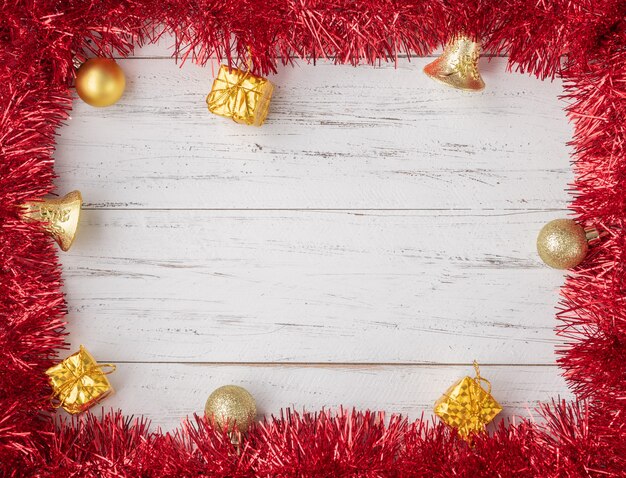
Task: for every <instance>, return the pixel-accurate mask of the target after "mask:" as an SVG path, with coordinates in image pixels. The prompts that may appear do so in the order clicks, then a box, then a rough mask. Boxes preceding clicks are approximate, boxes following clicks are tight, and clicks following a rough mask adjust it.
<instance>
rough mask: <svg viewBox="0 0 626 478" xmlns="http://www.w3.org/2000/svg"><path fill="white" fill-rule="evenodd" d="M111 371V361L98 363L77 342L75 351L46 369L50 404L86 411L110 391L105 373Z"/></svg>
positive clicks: (70, 411) (111, 388)
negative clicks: (50, 395)
mask: <svg viewBox="0 0 626 478" xmlns="http://www.w3.org/2000/svg"><path fill="white" fill-rule="evenodd" d="M104 368H109V370H107V371H104V370H103V369H104ZM114 370H115V366H114V365H112V364H98V362H96V360H95V359H94V358H93V357H92V356H91V354H90V353H89V352H87V349H85V347H83V346H82V345H81V346H80V349H79V351H78V352H76V353H75V354H72V355H70V356H69V357H67V358H66V359H65V360H63V361H62V362H61V363H59V364H57V365H55V366H54V367H51V368H49V369H48V370H46V375H48V379H49V380H50V385H52V390H53V394H52V402H53V405H54V406H58V407H63V408H64V409H65V410H67V412H69V413H71V414H76V413H80V412H83V411H85V410H87V409H88V408H90V407H91V406H93V405H95V404H96V403H97V402H99V401H100V400H102V399H104V398H105V397H106V396H108V395H110V394H111V393H113V387H112V386H111V384H110V383H109V380H108V379H107V375H108V374H109V373H111V372H113V371H114Z"/></svg>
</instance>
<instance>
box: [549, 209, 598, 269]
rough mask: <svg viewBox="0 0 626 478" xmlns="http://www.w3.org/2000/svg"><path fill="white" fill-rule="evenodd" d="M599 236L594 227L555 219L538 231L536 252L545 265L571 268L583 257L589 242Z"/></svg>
mask: <svg viewBox="0 0 626 478" xmlns="http://www.w3.org/2000/svg"><path fill="white" fill-rule="evenodd" d="M599 238H600V234H599V233H598V230H597V229H595V228H588V229H585V228H584V227H582V226H581V225H580V224H578V223H576V222H575V221H573V220H571V219H555V220H554V221H550V222H549V223H548V224H546V225H545V226H543V227H542V228H541V231H539V235H538V236H537V252H538V253H539V257H541V260H542V261H543V262H545V263H546V265H548V266H550V267H553V268H555V269H571V268H572V267H576V266H577V265H578V264H580V263H581V262H582V261H583V260H584V259H585V257H586V256H587V251H588V250H589V243H591V242H594V241H596V240H598V239H599Z"/></svg>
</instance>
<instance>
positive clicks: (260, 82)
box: [206, 65, 274, 126]
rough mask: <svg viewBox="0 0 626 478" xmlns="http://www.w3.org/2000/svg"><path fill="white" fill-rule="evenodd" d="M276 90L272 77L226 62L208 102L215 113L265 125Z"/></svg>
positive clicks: (240, 121)
mask: <svg viewBox="0 0 626 478" xmlns="http://www.w3.org/2000/svg"><path fill="white" fill-rule="evenodd" d="M273 91H274V85H272V83H271V82H270V81H269V80H267V79H265V78H261V77H259V76H255V75H253V74H251V73H250V72H248V71H242V70H239V69H237V68H229V67H228V66H227V65H222V66H220V70H219V72H218V74H217V78H215V81H214V82H213V87H212V88H211V92H210V93H209V95H208V96H207V98H206V102H207V105H208V107H209V111H210V112H211V113H214V114H216V115H220V116H225V117H226V118H232V119H233V120H234V121H236V122H237V123H243V124H248V125H254V126H261V125H262V124H263V122H264V121H265V118H266V117H267V113H268V111H269V109H270V100H271V98H272V92H273Z"/></svg>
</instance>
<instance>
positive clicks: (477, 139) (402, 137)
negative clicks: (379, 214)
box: [56, 58, 571, 210]
mask: <svg viewBox="0 0 626 478" xmlns="http://www.w3.org/2000/svg"><path fill="white" fill-rule="evenodd" d="M427 61H428V59H424V58H422V59H414V60H413V61H412V62H410V63H409V62H407V61H406V60H403V61H401V62H400V64H399V66H398V68H397V69H394V67H393V65H383V66H382V67H381V68H372V67H367V66H363V67H359V68H353V67H350V66H337V65H331V64H326V63H322V64H319V65H317V66H312V65H303V66H300V67H295V68H288V67H285V68H283V69H281V70H280V73H279V74H278V75H275V76H274V77H272V80H273V81H274V82H275V83H276V85H277V89H276V91H275V94H274V97H273V100H272V107H271V113H270V116H269V119H268V121H267V124H266V125H264V126H263V127H261V128H254V127H245V126H242V125H238V124H236V123H234V122H232V121H229V120H226V119H224V118H221V117H218V116H215V115H211V114H210V113H209V112H208V110H207V107H206V104H205V96H206V94H207V92H208V91H209V89H210V86H211V83H212V73H211V68H210V67H207V68H204V69H202V68H199V67H197V66H194V65H191V64H186V65H185V66H184V67H183V68H182V69H180V68H179V67H178V66H177V65H176V64H175V63H174V62H173V61H172V60H169V59H161V60H159V59H154V60H124V61H120V63H121V65H122V66H123V68H124V69H125V70H126V72H127V75H128V80H129V81H128V83H129V86H128V92H127V94H126V95H125V96H124V97H123V98H122V100H121V102H120V103H119V104H118V105H116V106H114V107H112V108H108V109H106V110H103V109H95V108H92V107H89V106H87V105H85V104H84V103H82V102H76V103H75V111H74V112H73V115H72V119H71V120H70V122H69V127H68V128H66V129H64V130H63V132H62V135H61V138H60V141H59V147H58V154H57V155H56V157H57V166H56V170H57V172H58V174H59V176H60V178H59V187H60V188H61V189H64V190H65V189H69V188H73V187H80V188H81V190H82V191H83V193H84V196H85V198H86V201H87V204H90V205H95V206H98V207H100V206H105V207H140V208H155V207H156V208H173V207H175V208H226V209H231V208H253V209H256V208H278V209H283V208H349V209H354V208H401V209H404V208H414V209H425V208H428V209H441V208H444V209H496V210H503V209H549V208H554V207H557V208H563V207H565V204H566V195H565V194H564V193H563V187H564V186H565V184H567V183H568V182H569V181H571V172H570V167H569V162H568V161H569V159H568V149H567V148H566V146H565V142H566V141H567V140H568V138H569V135H570V128H569V126H568V124H567V122H566V118H565V114H564V113H563V111H562V109H561V108H562V107H563V104H562V103H560V102H558V101H557V100H556V97H557V95H558V94H559V93H560V84H558V83H548V82H544V83H540V82H539V81H537V80H536V79H533V78H528V77H524V76H521V75H513V74H509V73H505V71H504V65H505V60H504V59H494V60H492V62H491V63H486V65H485V66H486V68H487V69H488V73H485V78H486V81H487V82H488V84H489V86H488V89H487V90H486V91H485V92H484V93H481V94H470V93H462V92H458V91H456V90H451V89H446V88H445V87H442V86H441V85H440V84H438V83H435V82H433V81H432V80H430V79H428V78H427V77H425V75H423V74H422V72H421V69H422V67H423V66H424V64H425V63H426V62H427Z"/></svg>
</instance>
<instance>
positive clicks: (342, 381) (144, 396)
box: [102, 363, 570, 430]
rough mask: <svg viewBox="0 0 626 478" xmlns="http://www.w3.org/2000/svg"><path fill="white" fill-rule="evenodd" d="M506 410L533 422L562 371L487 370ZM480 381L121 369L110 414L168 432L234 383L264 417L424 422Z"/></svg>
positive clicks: (443, 374)
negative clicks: (373, 416) (341, 411)
mask: <svg viewBox="0 0 626 478" xmlns="http://www.w3.org/2000/svg"><path fill="white" fill-rule="evenodd" d="M481 374H482V375H484V376H485V377H488V378H489V380H490V381H491V383H492V385H493V394H494V397H495V398H496V399H497V400H498V401H499V402H500V404H501V405H503V407H504V410H503V412H502V413H501V415H500V416H499V418H500V419H509V418H513V417H516V418H520V417H521V418H533V417H536V416H537V414H536V413H535V412H534V410H535V408H536V407H537V404H538V402H540V401H544V402H545V401H548V400H549V399H550V398H551V397H556V396H557V395H559V394H561V396H562V398H569V397H570V396H569V394H567V393H566V394H565V395H563V393H562V391H563V390H564V389H565V384H564V383H563V380H562V379H560V378H557V379H555V377H556V376H557V371H556V367H554V366H551V367H523V366H517V367H510V366H502V367H489V366H483V367H481ZM465 375H470V376H473V369H472V367H471V365H470V364H468V365H463V366H377V367H371V366H369V367H364V366H359V367H344V366H339V367H300V366H267V365H245V366H233V365H218V364H211V365H194V364H128V363H124V364H118V371H117V372H116V373H115V374H114V375H111V377H110V378H111V382H112V384H113V386H114V387H115V389H116V394H115V395H113V396H112V397H111V398H108V399H107V401H106V402H105V403H103V404H102V405H103V407H104V408H106V409H109V408H118V407H119V408H122V409H123V410H124V411H125V412H126V413H128V414H133V415H140V414H143V415H145V416H146V417H148V418H149V419H151V420H152V423H153V425H154V426H161V427H163V428H164V429H166V430H169V429H173V428H174V427H176V426H177V425H180V422H181V420H182V419H183V418H184V417H186V416H191V415H192V414H193V413H199V414H201V413H203V410H204V404H205V402H206V399H207V397H208V396H209V394H210V393H211V392H212V391H213V390H214V389H215V388H217V387H219V386H221V385H225V384H229V383H234V384H237V385H240V386H243V387H245V388H246V389H248V390H249V391H250V392H251V393H252V394H253V395H254V397H255V398H256V401H257V406H258V410H259V414H260V415H262V414H274V415H276V414H279V413H280V410H281V409H284V408H286V407H288V406H293V407H294V408H295V409H296V410H299V411H302V410H303V409H304V410H308V411H317V410H321V409H322V408H327V409H328V408H330V409H333V410H337V409H338V408H339V406H340V405H343V406H344V407H348V408H351V407H356V408H359V409H365V408H369V409H372V410H384V411H387V412H388V413H389V414H391V412H395V413H400V414H403V415H405V416H408V417H409V418H411V419H416V418H419V417H420V416H421V414H422V413H423V412H424V413H425V415H426V416H427V417H428V416H429V415H430V414H431V412H432V407H433V403H434V402H435V400H436V399H437V398H439V397H440V395H441V394H442V393H443V392H444V391H445V390H446V389H447V388H448V387H449V386H450V385H452V384H453V383H454V382H455V381H457V380H458V379H460V378H462V377H463V376H465Z"/></svg>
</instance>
